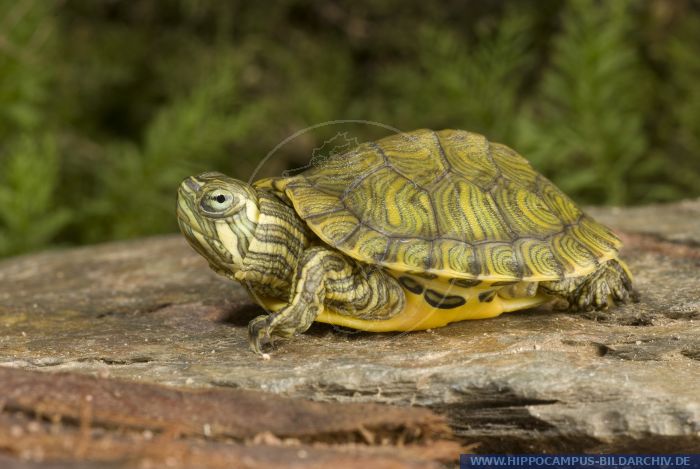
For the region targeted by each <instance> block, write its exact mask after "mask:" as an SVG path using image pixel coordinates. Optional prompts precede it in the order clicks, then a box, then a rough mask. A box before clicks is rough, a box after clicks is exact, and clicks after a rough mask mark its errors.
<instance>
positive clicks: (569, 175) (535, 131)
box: [518, 0, 650, 204]
mask: <svg viewBox="0 0 700 469" xmlns="http://www.w3.org/2000/svg"><path fill="white" fill-rule="evenodd" d="M634 4H635V2H633V1H628V0H620V1H615V2H599V1H596V0H571V1H569V2H568V4H567V8H566V9H565V10H564V12H563V15H562V18H561V22H562V30H561V32H560V33H559V34H558V35H557V36H556V37H555V38H554V40H553V51H552V58H551V65H550V67H549V68H547V69H546V70H545V71H544V74H543V77H542V81H541V86H540V87H539V89H538V90H537V93H536V95H535V97H534V99H532V100H531V101H530V105H529V109H528V112H527V113H525V114H523V116H521V118H520V119H519V132H520V133H519V138H518V141H519V143H518V148H520V149H522V151H523V152H524V153H525V154H526V155H527V156H528V157H529V158H530V159H531V160H532V161H533V162H534V164H535V166H536V167H538V168H539V169H540V170H542V171H544V172H545V173H546V174H548V175H549V176H551V178H552V179H554V180H555V182H557V183H558V184H559V185H561V187H562V189H564V191H565V192H569V193H571V194H574V195H579V197H581V198H584V199H585V200H587V201H589V202H595V203H612V204H623V203H627V202H633V201H634V198H635V196H636V194H635V192H634V191H633V190H631V188H630V184H631V182H632V181H633V179H634V177H635V175H636V174H637V170H638V169H639V168H640V166H639V165H640V162H641V160H642V158H643V156H644V155H645V153H646V152H647V151H648V148H649V141H648V138H647V135H646V131H645V129H644V118H645V114H646V113H647V112H648V111H649V108H648V105H649V102H648V100H647V99H646V95H647V93H648V91H649V79H650V77H649V76H648V72H647V71H646V70H644V69H643V68H642V66H641V63H640V58H639V56H638V52H637V49H636V45H635V43H634V26H635V21H634V12H633V10H632V6H633V5H634Z"/></svg>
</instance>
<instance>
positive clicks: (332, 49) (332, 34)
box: [0, 0, 700, 256]
mask: <svg viewBox="0 0 700 469" xmlns="http://www.w3.org/2000/svg"><path fill="white" fill-rule="evenodd" d="M699 52H700V5H699V4H698V2H693V1H684V0H649V1H642V0H639V1H627V0H614V1H613V0H609V1H595V0H570V1H563V0H530V1H524V0H523V1H513V2H506V1H496V0H479V1H476V0H472V1H455V0H448V1H443V2H405V1H400V0H379V1H370V0H366V1H347V2H338V3H330V2H313V1H310V0H309V1H307V0H282V1H277V2H273V3H268V2H245V1H240V2H229V1H219V0H179V1H178V0H170V1H166V0H163V1H158V0H141V1H127V0H121V1H118V0H111V1H107V0H102V1H98V0H65V1H58V0H56V1H50V0H0V256H9V255H14V254H19V253H22V252H27V251H30V250H34V249H39V248H44V247H47V246H58V245H77V244H84V243H93V242H98V241H103V240H110V239H122V238H130V237H136V236H143V235H149V234H154V233H163V232H169V231H175V229H176V225H175V220H174V219H175V217H174V213H173V212H174V210H173V208H174V194H175V190H176V187H177V185H178V183H179V182H180V180H181V179H182V178H183V177H185V176H187V175H189V174H192V173H196V172H199V171H203V170H206V169H210V170H213V169H216V170H220V171H223V172H226V173H228V174H231V175H234V176H238V177H240V178H242V179H248V178H249V176H250V175H251V173H252V172H253V171H254V169H255V168H256V166H257V163H258V162H259V161H260V160H261V159H262V158H263V157H264V156H265V155H266V154H267V153H268V152H269V151H270V150H272V149H273V148H274V147H275V146H276V145H277V144H278V143H280V142H281V141H283V140H284V139H285V138H286V137H288V136H290V135H291V134H293V133H294V132H296V131H298V130H300V129H303V128H305V127H307V126H311V125H314V124H318V123H321V122H324V121H328V120H334V119H367V120H371V121H377V122H381V123H384V124H387V125H391V126H394V127H397V128H399V129H402V130H411V129H414V128H419V127H429V128H435V129H439V128H446V127H450V128H463V129H469V130H474V131H478V132H481V133H484V134H486V135H487V136H488V137H489V138H490V139H491V140H494V141H499V142H503V143H506V144H508V145H510V146H512V147H514V148H516V149H517V150H518V151H519V152H520V153H521V154H523V155H525V156H526V157H527V158H528V159H530V161H531V162H532V163H533V164H534V166H535V167H536V168H537V169H538V170H540V171H541V172H543V173H544V174H545V175H547V176H548V177H550V178H551V179H553V180H554V181H555V183H557V184H558V185H559V186H560V187H561V188H562V189H564V190H565V191H566V192H567V193H569V194H570V195H571V196H572V197H573V198H574V199H575V200H577V201H578V202H580V203H585V204H619V205H622V204H626V205H632V204H643V203H649V202H655V201H668V200H674V199H679V198H686V197H694V196H698V195H699V194H700V150H699V144H700V86H698V83H699V82H698V79H699V77H700V54H699ZM338 130H339V129H338V128H334V127H333V126H330V127H324V128H320V129H318V130H317V131H314V132H310V133H307V134H304V135H303V136H301V137H300V138H297V139H294V140H293V141H291V142H290V143H289V144H287V145H285V146H283V147H282V148H280V150H279V151H278V152H277V153H276V154H275V158H274V161H273V163H271V166H270V167H269V168H267V171H268V172H273V173H274V172H275V171H276V172H277V173H278V174H279V171H281V170H283V169H284V168H285V167H295V166H299V165H303V164H304V163H305V162H306V161H308V159H309V158H310V157H311V155H312V152H313V150H314V148H318V147H319V146H321V145H323V142H324V139H326V138H328V137H329V136H332V135H333V134H335V133H336V132H337V131H338ZM344 130H351V131H352V135H353V137H355V138H358V139H360V140H362V139H368V138H375V137H377V136H381V134H384V135H386V134H388V133H389V132H387V131H384V132H379V133H377V130H378V129H377V128H371V127H366V126H356V127H352V126H350V127H347V128H345V129H344ZM380 130H381V129H380Z"/></svg>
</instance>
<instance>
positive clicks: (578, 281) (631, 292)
mask: <svg viewBox="0 0 700 469" xmlns="http://www.w3.org/2000/svg"><path fill="white" fill-rule="evenodd" d="M539 286H540V289H542V290H543V291H544V292H545V293H547V294H550V295H555V296H560V297H562V298H564V299H566V300H567V301H568V302H569V306H570V307H571V308H572V309H578V310H582V311H590V310H593V309H596V310H600V309H606V308H607V307H608V306H609V303H610V302H611V301H612V302H613V303H627V302H628V301H630V300H632V301H637V299H638V297H639V294H638V293H637V291H636V290H635V289H634V287H633V286H632V275H631V274H630V273H629V270H628V269H627V266H626V265H625V263H624V262H622V261H621V260H619V259H611V260H609V261H607V262H605V263H604V264H603V265H601V266H600V267H599V268H598V270H596V271H594V272H593V273H591V274H589V275H587V276H585V277H576V278H570V279H565V280H560V281H556V282H540V284H539Z"/></svg>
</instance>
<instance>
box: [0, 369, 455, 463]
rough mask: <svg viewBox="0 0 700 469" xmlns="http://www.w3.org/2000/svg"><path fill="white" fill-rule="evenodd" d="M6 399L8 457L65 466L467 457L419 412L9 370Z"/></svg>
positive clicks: (0, 375) (0, 416) (432, 418)
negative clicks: (84, 464)
mask: <svg viewBox="0 0 700 469" xmlns="http://www.w3.org/2000/svg"><path fill="white" fill-rule="evenodd" d="M0 396H2V398H3V412H2V413H0V447H2V448H3V449H4V452H9V453H11V454H12V453H14V454H20V455H22V456H23V457H24V458H25V459H29V460H36V459H39V460H44V459H47V460H49V461H66V460H69V461H71V463H70V464H67V465H66V466H67V467H73V466H72V465H71V464H72V463H73V462H75V461H82V462H85V461H91V462H94V463H96V464H95V467H103V466H101V465H100V464H105V463H106V462H109V463H110V464H111V465H114V466H115V467H116V466H119V467H124V466H129V467H163V466H167V467H184V468H189V467H207V468H217V467H222V468H228V467H231V463H232V461H246V464H245V465H246V467H270V468H272V467H280V466H284V467H342V468H364V467H382V468H387V469H388V468H403V467H416V468H418V467H421V468H422V467H439V465H438V461H440V460H442V461H449V460H451V459H453V458H454V455H455V454H457V453H459V451H460V447H459V445H458V444H457V443H455V442H454V441H449V440H448V439H447V438H448V437H449V435H450V431H449V428H448V426H447V424H446V423H445V421H444V419H443V418H441V417H438V416H436V415H435V414H433V413H432V412H430V411H428V410H426V409H419V408H405V407H404V408H400V407H389V406H384V405H379V404H340V403H320V402H311V401H307V400H302V399H292V398H285V397H280V396H275V395H273V394H267V393H261V392H259V391H245V390H233V389H208V390H194V389H174V388H170V387H164V386H160V385H153V384H145V383H134V382H127V381H119V380H114V379H104V378H93V377H90V376H84V375H78V374H71V373H57V374H47V373H38V372H32V371H24V370H13V369H8V368H5V369H0ZM36 416H41V417H43V418H35V417H36ZM115 429H118V430H115ZM2 462H3V461H2V459H0V463H2ZM3 467H5V466H3Z"/></svg>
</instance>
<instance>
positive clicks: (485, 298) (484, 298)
mask: <svg viewBox="0 0 700 469" xmlns="http://www.w3.org/2000/svg"><path fill="white" fill-rule="evenodd" d="M495 297H496V292H495V291H494V290H486V291H482V292H481V293H479V301H480V302H482V303H490V302H491V301H493V299H494V298H495Z"/></svg>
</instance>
